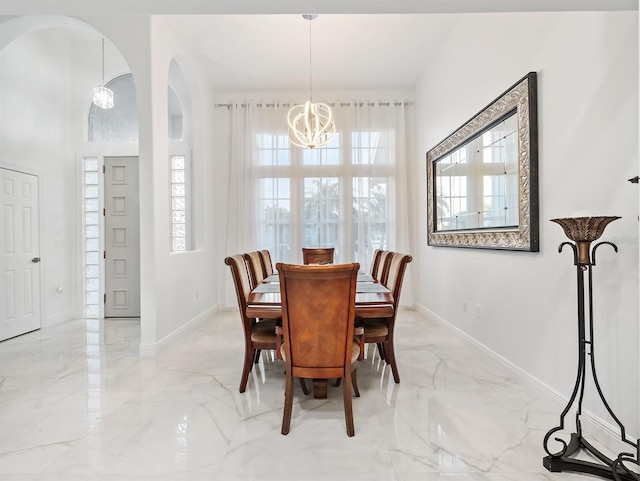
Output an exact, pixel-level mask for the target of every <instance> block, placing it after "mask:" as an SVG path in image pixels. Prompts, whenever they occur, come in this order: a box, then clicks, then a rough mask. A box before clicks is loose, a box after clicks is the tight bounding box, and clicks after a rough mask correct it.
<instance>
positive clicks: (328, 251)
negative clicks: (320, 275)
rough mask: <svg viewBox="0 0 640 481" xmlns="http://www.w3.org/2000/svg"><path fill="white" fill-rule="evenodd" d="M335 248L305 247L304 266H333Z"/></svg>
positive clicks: (303, 252)
mask: <svg viewBox="0 0 640 481" xmlns="http://www.w3.org/2000/svg"><path fill="white" fill-rule="evenodd" d="M334 252H335V248H334V247H303V248H302V263H303V264H333V254H334Z"/></svg>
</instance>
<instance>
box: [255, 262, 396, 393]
mask: <svg viewBox="0 0 640 481" xmlns="http://www.w3.org/2000/svg"><path fill="white" fill-rule="evenodd" d="M355 304H356V305H355V311H356V317H359V318H376V317H392V316H393V294H392V293H391V291H390V290H389V289H387V288H386V287H385V286H383V285H382V284H380V283H379V282H377V281H375V280H374V279H373V277H371V275H370V274H368V273H365V272H359V273H358V278H357V281H356V300H355ZM246 312H247V317H249V318H257V319H272V318H278V317H282V300H281V298H280V279H279V277H278V274H273V275H270V276H268V277H265V278H264V279H263V281H262V282H261V283H260V284H258V285H257V286H256V287H255V288H254V289H253V290H252V291H251V292H250V293H249V298H248V299H247V310H246ZM313 397H314V398H316V399H324V398H326V397H327V380H326V379H314V380H313Z"/></svg>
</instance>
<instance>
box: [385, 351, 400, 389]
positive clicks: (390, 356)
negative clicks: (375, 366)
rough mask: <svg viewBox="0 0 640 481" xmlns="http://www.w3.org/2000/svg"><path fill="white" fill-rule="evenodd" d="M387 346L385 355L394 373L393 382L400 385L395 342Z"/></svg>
mask: <svg viewBox="0 0 640 481" xmlns="http://www.w3.org/2000/svg"><path fill="white" fill-rule="evenodd" d="M385 344H386V346H385V353H386V355H387V364H390V365H391V372H392V373H393V380H394V381H395V382H396V384H400V374H399V373H398V365H397V363H396V352H395V350H394V349H393V341H390V342H389V341H387V342H386V343H385Z"/></svg>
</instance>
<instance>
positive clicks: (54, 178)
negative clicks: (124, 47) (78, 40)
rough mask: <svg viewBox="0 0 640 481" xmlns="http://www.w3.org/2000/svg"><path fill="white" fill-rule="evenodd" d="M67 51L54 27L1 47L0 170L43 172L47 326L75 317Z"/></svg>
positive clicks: (43, 276) (67, 44)
mask: <svg viewBox="0 0 640 481" xmlns="http://www.w3.org/2000/svg"><path fill="white" fill-rule="evenodd" d="M69 52H70V42H69V40H68V38H67V37H65V36H61V35H60V34H59V32H57V31H55V30H40V31H37V32H33V33H28V34H26V35H24V36H22V37H20V38H18V39H16V40H14V41H12V42H10V43H8V44H7V45H6V46H5V47H4V48H2V49H0V167H5V168H11V169H15V170H19V171H23V172H27V173H30V174H34V175H37V176H38V177H39V183H40V197H41V198H40V205H41V209H40V230H41V232H40V239H41V244H40V257H41V258H42V263H41V264H40V266H41V267H40V269H41V287H42V293H41V294H42V296H41V306H42V313H43V316H42V321H41V322H42V325H43V326H46V325H50V324H53V323H56V322H59V321H61V320H66V319H69V318H70V317H73V315H75V314H76V312H75V306H76V299H75V296H74V293H75V292H76V291H77V288H78V285H77V282H76V281H77V279H76V278H75V276H74V267H75V266H76V256H75V250H76V249H77V247H78V244H77V240H78V239H77V235H76V223H75V222H76V220H77V218H76V217H74V215H75V214H76V213H79V212H78V211H77V209H76V208H75V206H76V197H75V192H76V190H75V184H76V171H75V161H74V157H73V155H72V153H71V151H70V148H69V138H70V132H69V104H70V102H69V100H70V97H71V96H72V92H71V91H70V89H69V77H70V63H71V57H70V55H69ZM59 286H62V289H63V292H62V294H59V295H58V294H56V290H57V288H58V287H59Z"/></svg>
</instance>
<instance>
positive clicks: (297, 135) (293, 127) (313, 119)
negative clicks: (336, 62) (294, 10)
mask: <svg viewBox="0 0 640 481" xmlns="http://www.w3.org/2000/svg"><path fill="white" fill-rule="evenodd" d="M316 17H317V15H303V16H302V18H304V19H305V20H308V21H309V100H308V101H307V102H305V103H304V104H300V105H295V106H293V107H292V108H291V109H290V110H289V113H288V114H287V122H288V124H289V140H290V141H291V143H292V144H294V145H297V146H298V147H305V148H309V149H313V148H314V147H322V146H324V145H326V144H327V142H329V140H331V137H333V134H334V133H335V131H336V127H335V124H334V123H333V114H332V113H331V109H330V108H329V106H328V105H327V104H323V103H314V102H313V81H312V75H311V21H312V20H313V19H315V18H316Z"/></svg>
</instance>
